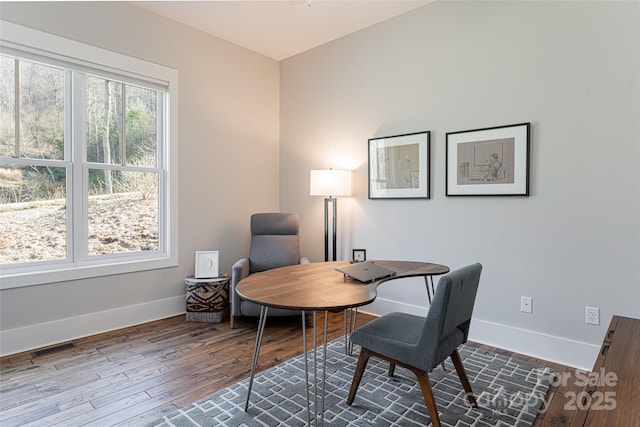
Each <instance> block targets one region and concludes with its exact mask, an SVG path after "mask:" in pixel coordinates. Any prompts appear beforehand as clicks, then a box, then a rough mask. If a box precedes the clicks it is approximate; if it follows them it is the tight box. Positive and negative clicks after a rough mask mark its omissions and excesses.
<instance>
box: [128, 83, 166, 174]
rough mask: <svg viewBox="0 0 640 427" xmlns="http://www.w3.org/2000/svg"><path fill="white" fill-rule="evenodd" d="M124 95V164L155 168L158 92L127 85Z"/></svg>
mask: <svg viewBox="0 0 640 427" xmlns="http://www.w3.org/2000/svg"><path fill="white" fill-rule="evenodd" d="M126 93H127V105H126V110H127V121H126V133H125V135H126V137H125V140H126V141H125V145H126V147H127V162H126V163H127V164H128V165H138V166H148V167H156V163H157V161H156V158H157V156H156V151H157V147H158V142H157V130H158V119H157V116H158V114H157V105H158V92H156V91H155V90H150V89H144V88H141V87H138V86H128V85H127V86H126Z"/></svg>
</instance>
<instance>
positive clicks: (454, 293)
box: [347, 264, 482, 427]
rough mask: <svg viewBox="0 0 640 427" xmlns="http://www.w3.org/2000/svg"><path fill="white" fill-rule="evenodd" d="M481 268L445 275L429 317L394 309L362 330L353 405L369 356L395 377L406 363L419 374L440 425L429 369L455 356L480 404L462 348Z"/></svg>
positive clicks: (358, 338)
mask: <svg viewBox="0 0 640 427" xmlns="http://www.w3.org/2000/svg"><path fill="white" fill-rule="evenodd" d="M481 271H482V266H481V265H480V264H472V265H468V266H466V267H463V268H461V269H459V270H456V271H453V272H450V273H448V274H446V275H444V276H442V277H441V278H440V280H439V281H438V286H437V288H436V292H435V295H434V298H433V303H432V304H431V307H429V312H428V314H427V317H426V318H425V317H420V316H414V315H411V314H406V313H390V314H387V315H384V316H382V317H380V318H378V319H375V320H373V321H371V322H369V323H367V324H365V325H363V326H361V327H360V328H358V329H356V330H355V331H354V332H353V333H352V334H351V341H352V342H353V343H354V344H358V345H360V346H361V350H360V356H359V357H358V364H357V366H356V370H355V373H354V375H353V381H352V382H351V389H350V390H349V396H348V397H347V404H348V405H351V404H352V403H353V399H354V398H355V395H356V391H357V390H358V386H359V385H360V380H362V374H363V373H364V370H365V368H366V366H367V362H368V360H369V358H370V357H372V356H373V357H377V358H379V359H382V360H386V361H388V362H390V365H389V376H393V373H394V369H395V366H396V365H400V366H403V367H405V368H407V369H409V370H410V371H411V372H413V373H414V374H415V375H416V377H418V382H419V383H420V388H421V389H422V394H423V397H424V401H425V403H426V405H427V410H428V413H429V417H430V418H431V423H432V424H433V426H434V427H438V426H440V417H439V416H438V410H437V408H436V401H435V398H434V397H433V391H432V389H431V384H430V383H429V375H428V373H429V372H431V371H432V370H433V368H435V367H436V366H438V365H440V364H441V363H444V361H445V359H447V357H450V358H451V361H452V362H453V366H454V367H455V369H456V372H457V373H458V377H460V382H461V383H462V387H463V388H464V390H465V392H466V393H467V397H468V399H469V403H470V404H471V406H472V407H474V408H477V406H478V405H477V403H476V399H475V397H474V396H473V392H472V391H471V384H470V383H469V379H468V377H467V373H466V371H465V370H464V366H463V365H462V361H461V359H460V355H459V354H458V347H459V346H461V345H462V344H464V343H465V342H467V337H468V335H469V325H470V324H471V314H472V312H473V306H474V304H475V300H476V293H477V291H478V284H479V282H480V273H481Z"/></svg>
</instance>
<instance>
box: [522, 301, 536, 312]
mask: <svg viewBox="0 0 640 427" xmlns="http://www.w3.org/2000/svg"><path fill="white" fill-rule="evenodd" d="M520 311H521V312H523V313H533V298H531V297H520Z"/></svg>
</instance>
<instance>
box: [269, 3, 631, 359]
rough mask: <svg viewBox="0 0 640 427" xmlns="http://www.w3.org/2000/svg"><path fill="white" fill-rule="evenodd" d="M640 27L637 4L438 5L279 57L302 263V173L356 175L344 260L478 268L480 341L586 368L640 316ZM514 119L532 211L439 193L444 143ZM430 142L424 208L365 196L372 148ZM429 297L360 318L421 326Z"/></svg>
mask: <svg viewBox="0 0 640 427" xmlns="http://www.w3.org/2000/svg"><path fill="white" fill-rule="evenodd" d="M639 17H640V4H639V3H638V2H615V3H614V2H502V1H501V2H486V1H482V2H435V3H431V4H429V5H426V6H424V7H422V8H420V9H418V10H416V11H413V12H410V13H408V14H406V15H403V16H401V17H398V18H396V19H393V20H390V21H387V22H385V23H382V24H379V25H377V26H375V27H372V28H369V29H366V30H363V31H360V32H358V33H356V34H353V35H350V36H348V37H345V38H342V39H339V40H337V41H335V42H332V43H329V44H326V45H324V46H321V47H319V48H316V49H314V50H311V51H308V52H306V53H303V54H300V55H297V56H295V57H292V58H290V59H288V60H285V61H283V62H282V64H281V76H280V84H281V99H280V103H281V113H280V120H281V123H280V138H281V142H280V150H281V157H280V162H281V167H280V173H281V178H280V194H281V210H284V211H295V212H299V213H300V214H301V222H302V226H301V227H302V228H301V233H302V250H303V252H304V253H305V254H306V255H308V256H310V257H311V258H312V259H313V260H316V261H319V260H321V259H322V257H323V252H322V251H323V248H322V233H323V228H322V226H321V224H322V199H321V198H316V197H310V196H309V195H308V179H309V178H308V175H309V170H310V169H319V168H329V167H334V168H343V167H350V168H353V169H355V176H354V180H355V196H354V197H353V198H350V199H346V198H345V199H340V200H339V206H338V210H339V217H340V218H339V225H338V226H339V228H340V230H339V232H340V235H341V242H340V244H341V250H342V258H343V259H347V258H348V257H349V254H350V250H351V248H353V247H355V248H366V249H367V255H368V257H369V258H370V259H376V258H377V259H415V260H426V261H433V262H438V263H443V264H447V265H449V266H451V267H452V268H457V267H461V266H463V265H465V264H468V263H471V262H475V261H479V262H481V263H482V264H483V265H484V271H483V276H482V281H481V287H480V291H479V295H478V300H477V305H476V308H475V313H474V317H475V321H474V323H473V326H472V332H471V333H472V339H475V340H478V341H481V342H485V343H489V344H493V345H496V346H499V347H502V348H505V349H511V350H516V351H519V352H522V353H525V354H529V355H534V356H539V357H542V358H545V359H548V360H555V361H559V362H562V363H566V364H569V365H574V366H577V367H583V368H591V367H592V366H593V362H594V360H595V355H596V352H597V350H598V348H599V345H600V343H601V342H602V338H603V336H604V333H605V331H606V327H607V326H608V324H609V321H610V319H611V316H612V315H614V314H619V315H626V316H633V317H640V267H639V265H640V208H639V205H640V175H639V172H638V170H639V167H638V164H639V161H640V124H639V123H640V89H639V77H640V66H639V63H640V25H638V22H639ZM521 122H531V124H532V134H531V162H532V163H531V164H532V168H531V196H530V197H514V198H509V197H458V198H453V197H450V198H447V197H445V195H444V194H445V178H444V172H445V169H444V168H445V167H444V164H445V134H446V132H451V131H459V130H468V129H476V128H482V127H490V126H500V125H508V124H514V123H521ZM423 130H431V132H432V134H431V136H432V156H433V160H432V164H431V167H432V175H431V177H432V187H431V188H432V194H433V195H432V199H431V200H368V198H367V140H368V139H369V138H373V137H380V136H389V135H397V134H402V133H409V132H417V131H423ZM392 283H393V282H392ZM424 292H425V291H424V284H423V283H421V282H419V281H417V282H411V281H407V282H406V283H404V284H400V283H394V284H393V285H392V284H388V285H386V286H384V287H383V288H381V289H380V290H379V298H378V300H377V301H376V303H374V305H373V306H370V307H368V308H367V309H368V310H369V311H370V312H374V313H384V312H388V311H390V310H403V311H409V312H423V311H424V308H425V305H426V301H425V300H426V297H425V294H424ZM520 296H531V297H533V309H534V310H533V314H524V313H520V311H519V309H520ZM587 305H589V306H595V307H599V308H600V309H601V317H602V320H601V325H600V326H599V327H598V326H590V325H585V306H587Z"/></svg>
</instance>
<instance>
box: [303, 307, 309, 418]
mask: <svg viewBox="0 0 640 427" xmlns="http://www.w3.org/2000/svg"><path fill="white" fill-rule="evenodd" d="M302 347H303V348H304V380H305V384H306V385H307V386H306V387H305V389H306V391H307V425H308V426H310V425H311V406H310V404H309V402H310V401H311V400H310V396H309V358H308V357H307V316H306V315H305V312H304V311H303V312H302Z"/></svg>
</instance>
